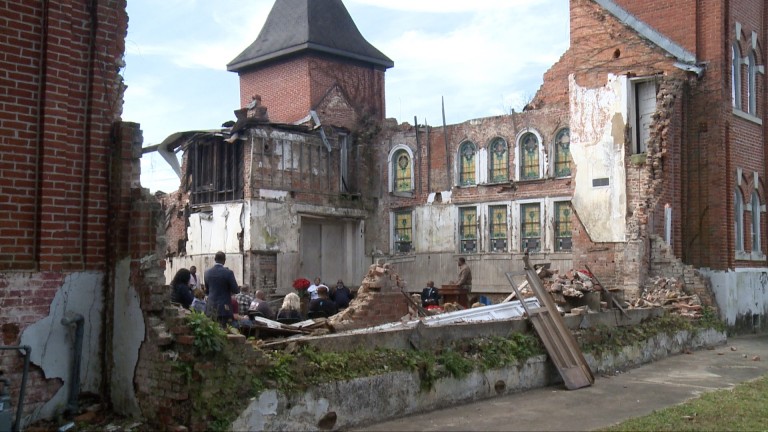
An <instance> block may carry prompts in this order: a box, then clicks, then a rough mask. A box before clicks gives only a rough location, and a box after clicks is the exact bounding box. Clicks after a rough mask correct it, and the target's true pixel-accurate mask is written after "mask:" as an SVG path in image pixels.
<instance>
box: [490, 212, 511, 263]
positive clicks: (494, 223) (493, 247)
mask: <svg viewBox="0 0 768 432" xmlns="http://www.w3.org/2000/svg"><path fill="white" fill-rule="evenodd" d="M501 209H503V210H504V218H503V220H501V221H498V220H494V216H495V215H494V210H501ZM508 221H509V205H507V204H489V205H488V252H490V253H504V252H508V251H509V222H508ZM499 226H501V227H503V229H504V235H503V236H498V235H496V234H499V233H498V232H494V228H496V227H499ZM502 239H503V240H504V241H503V247H497V243H498V242H500V241H501V240H502Z"/></svg>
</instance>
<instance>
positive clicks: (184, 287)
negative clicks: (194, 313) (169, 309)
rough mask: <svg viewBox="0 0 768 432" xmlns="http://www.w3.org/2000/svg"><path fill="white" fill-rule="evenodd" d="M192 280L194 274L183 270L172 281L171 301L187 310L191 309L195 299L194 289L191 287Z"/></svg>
mask: <svg viewBox="0 0 768 432" xmlns="http://www.w3.org/2000/svg"><path fill="white" fill-rule="evenodd" d="M191 278H192V274H191V273H190V272H189V270H187V269H185V268H182V269H179V271H177V272H176V275H175V276H174V277H173V280H172V281H171V301H172V302H174V303H179V304H180V305H182V306H184V308H185V309H189V305H191V304H192V300H194V298H195V296H194V295H193V294H192V287H191V286H189V281H190V279H191Z"/></svg>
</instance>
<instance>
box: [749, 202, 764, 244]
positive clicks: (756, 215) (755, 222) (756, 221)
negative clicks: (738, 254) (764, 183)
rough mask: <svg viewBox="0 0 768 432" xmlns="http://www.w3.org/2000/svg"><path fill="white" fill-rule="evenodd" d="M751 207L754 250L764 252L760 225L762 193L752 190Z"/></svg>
mask: <svg viewBox="0 0 768 432" xmlns="http://www.w3.org/2000/svg"><path fill="white" fill-rule="evenodd" d="M750 207H751V210H752V218H751V224H750V225H751V237H752V252H753V253H758V254H760V253H762V246H763V245H762V241H761V240H762V238H761V236H762V233H761V229H760V228H761V227H760V209H761V206H760V195H759V194H758V193H757V191H754V192H752V198H751V202H750Z"/></svg>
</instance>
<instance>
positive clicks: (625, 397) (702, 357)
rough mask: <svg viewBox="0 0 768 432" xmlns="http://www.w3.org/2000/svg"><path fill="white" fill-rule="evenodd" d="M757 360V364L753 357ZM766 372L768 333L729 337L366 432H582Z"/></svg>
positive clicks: (376, 425)
mask: <svg viewBox="0 0 768 432" xmlns="http://www.w3.org/2000/svg"><path fill="white" fill-rule="evenodd" d="M755 358H759V359H757V360H753V359H755ZM767 373H768V335H759V336H743V337H734V338H729V339H728V343H727V344H726V345H720V346H717V347H714V349H704V350H700V351H694V352H693V353H691V354H681V355H676V356H673V357H668V358H666V359H663V360H660V361H657V362H653V363H649V364H647V365H644V366H641V367H639V368H636V369H631V370H628V371H626V372H623V373H619V374H617V375H614V376H598V377H597V378H596V381H595V384H594V385H593V386H592V387H588V388H584V389H580V390H573V391H568V390H565V388H564V387H563V386H559V387H547V388H543V389H536V390H530V391H527V392H523V393H518V394H515V395H511V396H505V397H499V398H494V399H487V400H484V401H480V402H475V403H472V404H468V405H462V406H456V407H450V408H446V409H444V410H438V411H433V412H430V413H427V414H420V415H414V416H410V417H404V418H402V419H399V420H393V421H388V422H384V423H378V424H375V425H371V426H368V427H367V428H364V429H356V430H365V431H584V430H594V429H598V428H602V427H606V426H610V425H612V424H615V423H619V422H621V421H624V420H626V419H629V418H632V417H638V416H642V415H645V414H649V413H651V412H653V411H654V410H658V409H661V408H665V407H668V406H671V405H676V404H679V403H681V402H684V401H686V400H688V399H691V398H694V397H696V396H698V395H700V394H702V393H704V392H707V391H712V390H718V389H726V388H732V387H733V386H735V385H736V384H738V383H740V382H744V381H749V380H752V379H755V378H758V377H760V376H762V375H764V374H767Z"/></svg>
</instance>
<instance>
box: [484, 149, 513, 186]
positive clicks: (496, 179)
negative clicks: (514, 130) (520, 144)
mask: <svg viewBox="0 0 768 432" xmlns="http://www.w3.org/2000/svg"><path fill="white" fill-rule="evenodd" d="M489 150H490V159H491V160H490V165H491V183H500V182H505V181H508V180H509V174H508V173H507V172H508V171H507V169H508V168H507V167H508V159H509V158H508V154H509V153H508V152H507V142H506V141H504V140H503V139H501V138H496V139H495V140H493V141H492V142H491V145H490V146H489Z"/></svg>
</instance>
